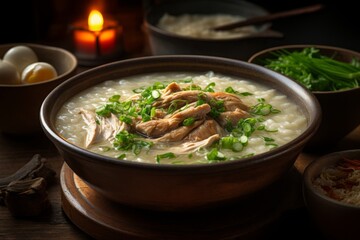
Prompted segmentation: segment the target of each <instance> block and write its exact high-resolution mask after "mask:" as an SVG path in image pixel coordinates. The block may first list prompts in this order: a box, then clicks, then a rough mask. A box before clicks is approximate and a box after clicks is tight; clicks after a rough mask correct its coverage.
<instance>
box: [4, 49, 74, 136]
mask: <svg viewBox="0 0 360 240" xmlns="http://www.w3.org/2000/svg"><path fill="white" fill-rule="evenodd" d="M76 67H77V60H76V58H75V56H74V55H73V54H72V53H70V52H69V51H67V50H66V49H63V48H59V47H53V46H47V45H41V44H33V43H11V44H3V45H0V109H1V111H2V114H1V118H0V132H1V133H5V134H11V135H28V134H34V133H42V130H41V127H40V120H39V112H40V106H41V103H42V101H43V100H44V99H45V97H46V95H47V94H48V93H49V92H50V91H51V90H53V89H54V88H55V87H56V86H57V85H58V84H60V83H61V82H63V81H64V80H66V79H67V78H69V77H70V76H72V75H74V74H75V71H76Z"/></svg>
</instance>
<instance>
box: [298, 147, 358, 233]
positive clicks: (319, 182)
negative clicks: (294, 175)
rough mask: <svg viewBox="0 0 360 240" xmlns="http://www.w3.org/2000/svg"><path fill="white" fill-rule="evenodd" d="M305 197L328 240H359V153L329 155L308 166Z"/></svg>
mask: <svg viewBox="0 0 360 240" xmlns="http://www.w3.org/2000/svg"><path fill="white" fill-rule="evenodd" d="M303 197H304V201H305V205H306V207H307V209H308V213H309V215H310V217H311V219H312V221H313V224H314V225H315V226H316V227H317V228H318V229H319V230H320V231H321V233H322V234H323V235H324V236H325V237H326V238H329V239H349V240H351V239H359V230H358V226H359V219H360V149H354V150H346V151H339V152H334V153H330V154H327V155H325V156H322V157H320V158H319V159H316V160H314V161H313V162H312V163H311V164H310V165H308V167H307V168H306V169H305V172H304V178H303Z"/></svg>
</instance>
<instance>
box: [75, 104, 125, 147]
mask: <svg viewBox="0 0 360 240" xmlns="http://www.w3.org/2000/svg"><path fill="white" fill-rule="evenodd" d="M79 114H81V116H82V118H83V119H84V122H85V123H86V125H87V127H86V131H87V135H86V139H85V147H86V148H87V147H89V146H90V145H91V144H95V143H98V142H102V141H105V140H108V141H112V140H113V139H114V137H115V135H116V134H117V133H118V132H120V131H122V130H129V129H130V126H129V125H128V124H126V123H124V122H122V121H120V120H119V119H118V118H117V117H116V116H115V115H114V114H111V115H110V117H99V118H98V120H99V122H100V124H97V123H96V120H97V118H96V113H95V112H92V111H89V110H85V109H81V110H80V112H79Z"/></svg>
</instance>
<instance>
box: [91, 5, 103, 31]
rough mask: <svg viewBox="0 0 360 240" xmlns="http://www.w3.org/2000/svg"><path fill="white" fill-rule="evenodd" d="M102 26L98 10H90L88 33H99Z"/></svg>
mask: <svg viewBox="0 0 360 240" xmlns="http://www.w3.org/2000/svg"><path fill="white" fill-rule="evenodd" d="M103 24H104V18H103V16H102V14H101V12H99V11H98V10H91V12H90V14H89V18H88V25H89V29H90V31H101V29H102V28H103Z"/></svg>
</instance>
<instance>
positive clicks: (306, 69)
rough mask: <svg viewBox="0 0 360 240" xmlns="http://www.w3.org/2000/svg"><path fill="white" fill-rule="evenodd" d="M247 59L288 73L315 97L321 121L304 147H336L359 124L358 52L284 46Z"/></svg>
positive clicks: (359, 79)
mask: <svg viewBox="0 0 360 240" xmlns="http://www.w3.org/2000/svg"><path fill="white" fill-rule="evenodd" d="M248 62H250V63H254V64H257V65H261V66H264V67H266V68H269V69H271V70H274V71H276V72H279V73H281V74H283V75H285V76H288V77H290V78H291V79H293V80H294V81H296V82H298V83H300V84H301V85H303V86H304V87H306V88H307V89H308V90H310V91H311V92H312V93H313V94H314V95H315V96H316V98H317V99H318V101H319V103H320V105H321V110H322V121H321V125H320V127H319V129H318V131H317V133H316V134H315V135H314V136H313V138H312V139H311V140H310V141H309V143H308V144H307V146H306V149H307V150H311V151H314V150H316V151H322V150H323V149H326V148H328V147H333V146H336V144H337V143H338V141H339V140H341V139H342V138H343V137H345V136H346V135H347V134H349V133H350V132H351V131H352V130H354V129H355V128H356V127H357V126H359V124H360V111H358V109H357V107H356V104H358V103H359V102H360V87H359V85H360V53H359V52H356V51H352V50H349V49H344V48H339V47H334V46H325V45H284V46H277V47H273V48H268V49H265V50H262V51H260V52H258V53H255V54H254V55H253V56H252V57H251V58H250V59H249V60H248Z"/></svg>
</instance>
